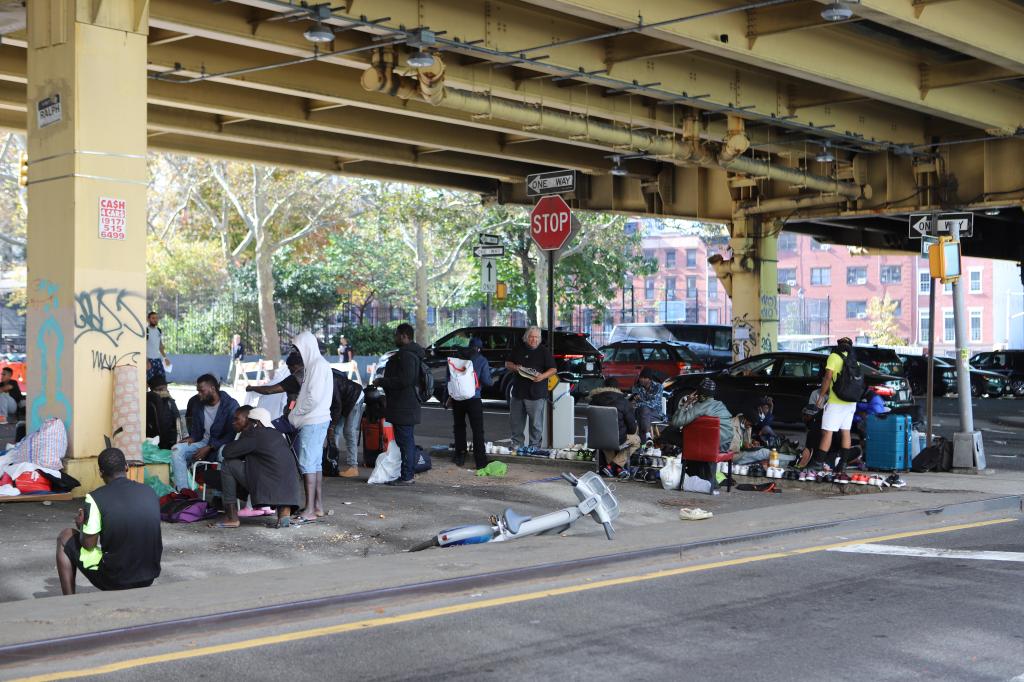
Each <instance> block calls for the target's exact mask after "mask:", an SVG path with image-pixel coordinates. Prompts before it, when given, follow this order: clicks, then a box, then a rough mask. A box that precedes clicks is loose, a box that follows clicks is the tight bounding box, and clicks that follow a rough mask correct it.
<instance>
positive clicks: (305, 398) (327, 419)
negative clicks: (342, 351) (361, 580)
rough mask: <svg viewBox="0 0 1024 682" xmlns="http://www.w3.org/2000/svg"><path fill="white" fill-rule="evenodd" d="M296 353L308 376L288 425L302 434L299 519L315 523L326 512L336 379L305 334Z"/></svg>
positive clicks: (298, 441) (299, 442)
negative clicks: (325, 453)
mask: <svg viewBox="0 0 1024 682" xmlns="http://www.w3.org/2000/svg"><path fill="white" fill-rule="evenodd" d="M293 343H294V345H295V350H297V351H299V355H301V356H302V363H303V364H304V365H305V376H304V377H303V379H302V387H301V389H300V390H299V397H298V398H297V399H296V400H295V407H294V408H293V409H292V411H291V412H290V413H289V414H288V421H290V422H291V424H292V426H294V427H295V428H296V429H298V430H299V437H298V439H296V445H297V446H298V451H299V471H301V472H302V480H303V482H304V484H305V488H306V506H305V507H304V508H303V509H302V511H301V512H300V516H299V518H298V519H297V521H299V522H300V523H312V522H314V521H316V520H317V519H318V518H319V517H321V516H323V515H324V509H323V484H324V474H323V451H324V440H325V439H326V438H327V428H328V427H329V426H330V425H331V399H332V398H333V397H334V379H333V377H332V376H331V366H330V365H329V364H327V360H325V359H324V357H323V356H322V355H320V346H319V344H317V341H316V337H314V336H313V335H312V334H311V333H309V332H302V333H301V334H299V335H298V336H296V337H295V339H294V340H293Z"/></svg>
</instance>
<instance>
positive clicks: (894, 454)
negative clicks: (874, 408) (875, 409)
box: [864, 413, 914, 471]
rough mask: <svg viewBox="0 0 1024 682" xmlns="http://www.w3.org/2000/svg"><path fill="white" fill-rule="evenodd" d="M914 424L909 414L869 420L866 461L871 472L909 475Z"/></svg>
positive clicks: (873, 416) (876, 415) (874, 417)
mask: <svg viewBox="0 0 1024 682" xmlns="http://www.w3.org/2000/svg"><path fill="white" fill-rule="evenodd" d="M913 435H914V427H913V422H912V421H911V419H910V415H907V414H892V413H887V414H872V415H869V416H868V423H867V443H866V452H865V457H864V461H865V462H866V463H867V465H868V468H869V469H881V470H883V471H909V470H910V460H911V454H910V453H911V446H910V443H911V439H912V438H913Z"/></svg>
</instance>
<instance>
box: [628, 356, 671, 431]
mask: <svg viewBox="0 0 1024 682" xmlns="http://www.w3.org/2000/svg"><path fill="white" fill-rule="evenodd" d="M660 379H661V377H659V376H658V373H657V372H655V371H654V370H653V369H651V368H650V367H644V368H643V369H642V370H640V376H639V377H637V380H636V384H634V385H633V389H632V390H631V391H630V394H629V399H630V400H631V401H633V404H634V405H635V406H636V420H637V422H639V425H640V437H641V438H642V439H643V440H650V438H651V422H656V421H658V422H663V421H666V420H667V419H668V417H667V416H666V415H665V408H664V406H663V404H662V400H663V398H664V395H665V388H664V387H663V386H662V385H661V381H659V380H660Z"/></svg>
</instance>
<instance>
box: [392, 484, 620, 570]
mask: <svg viewBox="0 0 1024 682" xmlns="http://www.w3.org/2000/svg"><path fill="white" fill-rule="evenodd" d="M562 478H564V479H565V480H566V481H568V482H569V484H570V485H572V487H573V488H572V489H573V492H574V493H576V498H577V499H578V500H579V504H577V505H576V506H574V507H566V508H565V509H560V510H558V511H556V512H551V513H550V514H544V515H543V516H538V517H536V518H533V517H530V516H525V515H523V514H517V513H516V512H514V511H512V510H511V509H506V510H505V511H504V512H502V514H501V517H500V518H499V517H495V516H492V517H491V523H490V524H476V525H471V526H458V527H456V528H449V529H448V530H443V531H441V532H440V533H438V534H437V535H435V536H434V537H432V538H430V539H429V540H427V541H426V542H421V543H420V544H418V545H416V546H415V547H412V548H411V549H410V550H409V551H410V552H419V551H420V550H423V549H427V548H429V547H452V546H454V545H478V544H481V543H484V542H503V541H505V540H515V539H516V538H523V537H526V536H528V535H543V534H546V533H561V532H563V531H566V530H568V529H569V528H571V527H572V525H573V524H574V523H576V521H577V520H579V519H580V518H582V517H584V516H587V515H588V514H589V515H590V516H591V517H593V519H594V521H596V522H597V523H600V524H601V525H602V526H604V532H605V535H606V536H607V537H608V539H609V540H611V539H612V537H613V536H614V535H615V529H614V528H612V521H614V520H615V519H617V518H618V517H619V502H618V500H616V499H615V495H613V494H612V491H611V490H609V489H608V486H607V485H605V482H604V481H603V480H602V479H601V477H600V476H598V475H597V474H595V473H594V472H593V471H588V472H587V473H585V474H583V475H582V476H580V477H579V478H577V477H576V476H574V475H572V474H569V473H563V474H562Z"/></svg>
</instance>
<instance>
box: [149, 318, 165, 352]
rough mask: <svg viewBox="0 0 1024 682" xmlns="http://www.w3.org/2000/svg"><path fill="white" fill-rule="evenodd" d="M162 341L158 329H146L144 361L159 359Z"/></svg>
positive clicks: (161, 335) (162, 337) (161, 334)
mask: <svg viewBox="0 0 1024 682" xmlns="http://www.w3.org/2000/svg"><path fill="white" fill-rule="evenodd" d="M163 340H164V335H163V332H161V331H160V327H148V326H147V327H146V359H147V360H152V359H153V358H159V357H160V344H161V343H162V342H163Z"/></svg>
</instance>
